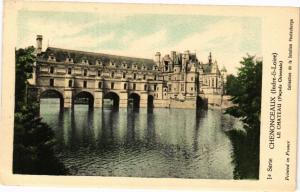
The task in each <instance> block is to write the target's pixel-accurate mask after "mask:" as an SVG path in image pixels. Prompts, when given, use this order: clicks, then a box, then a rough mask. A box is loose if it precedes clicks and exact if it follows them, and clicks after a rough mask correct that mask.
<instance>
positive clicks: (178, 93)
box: [32, 35, 226, 108]
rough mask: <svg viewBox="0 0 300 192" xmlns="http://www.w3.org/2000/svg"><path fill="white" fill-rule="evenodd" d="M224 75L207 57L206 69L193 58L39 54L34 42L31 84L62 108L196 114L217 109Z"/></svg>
mask: <svg viewBox="0 0 300 192" xmlns="http://www.w3.org/2000/svg"><path fill="white" fill-rule="evenodd" d="M225 77H226V69H225V68H223V69H222V70H219V67H218V64H217V62H216V61H212V56H211V54H210V55H209V57H208V62H207V63H205V64H204V63H202V62H199V60H198V59H197V57H196V54H195V53H190V52H189V51H185V52H184V53H176V52H175V51H172V52H171V54H170V55H169V54H167V55H165V56H163V57H161V54H160V53H159V52H157V53H156V54H155V59H154V60H150V59H141V58H132V57H123V56H116V55H108V54H102V53H91V52H82V51H74V50H67V49H60V48H53V47H48V48H47V49H46V51H45V52H42V36H40V35H38V36H37V62H36V68H35V72H34V75H33V79H32V84H34V85H35V87H36V88H37V89H38V93H39V95H43V94H44V93H45V92H49V91H52V92H56V93H57V95H58V96H59V97H60V98H61V101H62V102H61V103H63V106H64V107H65V108H69V107H71V106H72V104H73V103H74V100H75V99H76V98H77V97H86V98H89V102H90V105H93V106H94V107H102V104H103V99H105V98H107V99H112V100H113V101H114V105H115V106H120V107H127V105H128V101H132V104H133V105H135V106H140V107H147V105H148V106H153V107H171V108H172V107H173V108H196V105H197V103H198V104H199V102H197V100H198V101H207V102H208V103H209V104H214V105H220V104H221V95H222V92H223V84H224V82H225Z"/></svg>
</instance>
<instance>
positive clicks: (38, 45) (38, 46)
mask: <svg viewBox="0 0 300 192" xmlns="http://www.w3.org/2000/svg"><path fill="white" fill-rule="evenodd" d="M42 43H43V36H42V35H37V36H36V53H37V54H40V53H42Z"/></svg>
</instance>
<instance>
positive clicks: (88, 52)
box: [46, 47, 153, 61]
mask: <svg viewBox="0 0 300 192" xmlns="http://www.w3.org/2000/svg"><path fill="white" fill-rule="evenodd" d="M47 49H57V50H62V51H69V52H77V53H82V54H101V55H104V56H108V57H109V56H111V57H121V58H122V57H123V58H128V59H141V60H149V61H153V59H148V58H140V57H130V56H124V55H113V54H107V53H97V52H91V51H82V50H74V49H65V48H59V47H47ZM47 49H46V51H47Z"/></svg>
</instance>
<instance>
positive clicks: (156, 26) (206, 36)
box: [17, 11, 261, 73]
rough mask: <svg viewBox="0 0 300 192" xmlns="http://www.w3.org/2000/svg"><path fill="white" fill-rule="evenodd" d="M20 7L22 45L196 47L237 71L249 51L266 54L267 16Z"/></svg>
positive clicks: (136, 50) (132, 51) (114, 50)
mask: <svg viewBox="0 0 300 192" xmlns="http://www.w3.org/2000/svg"><path fill="white" fill-rule="evenodd" d="M116 13H117V12H114V13H113V14H111V15H109V14H105V15H104V14H101V13H78V12H33V11H20V12H19V15H18V37H17V47H25V46H29V45H35V36H36V35H37V34H41V35H43V36H44V41H43V48H46V47H47V46H48V45H50V46H55V47H61V48H68V49H77V50H83V51H93V52H103V53H111V54H120V55H126V56H135V57H144V58H153V57H154V54H155V52H156V51H160V52H162V54H167V53H169V52H170V51H172V50H175V51H184V50H190V51H192V52H196V53H197V55H198V58H199V59H200V60H201V61H203V62H206V61H207V56H208V53H209V52H210V51H211V52H212V53H213V56H214V58H215V59H216V60H217V61H218V63H219V65H220V66H223V65H224V66H226V68H227V69H228V71H229V72H231V73H234V72H235V71H236V67H238V66H239V61H240V60H241V57H243V56H245V55H246V53H249V54H255V55H257V56H261V19H260V18H255V17H223V16H206V15H201V13H199V15H163V14H131V15H118V14H116Z"/></svg>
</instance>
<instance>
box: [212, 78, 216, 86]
mask: <svg viewBox="0 0 300 192" xmlns="http://www.w3.org/2000/svg"><path fill="white" fill-rule="evenodd" d="M214 80H215V79H214V78H212V80H211V84H212V85H211V86H212V87H214V86H215V81H214Z"/></svg>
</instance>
